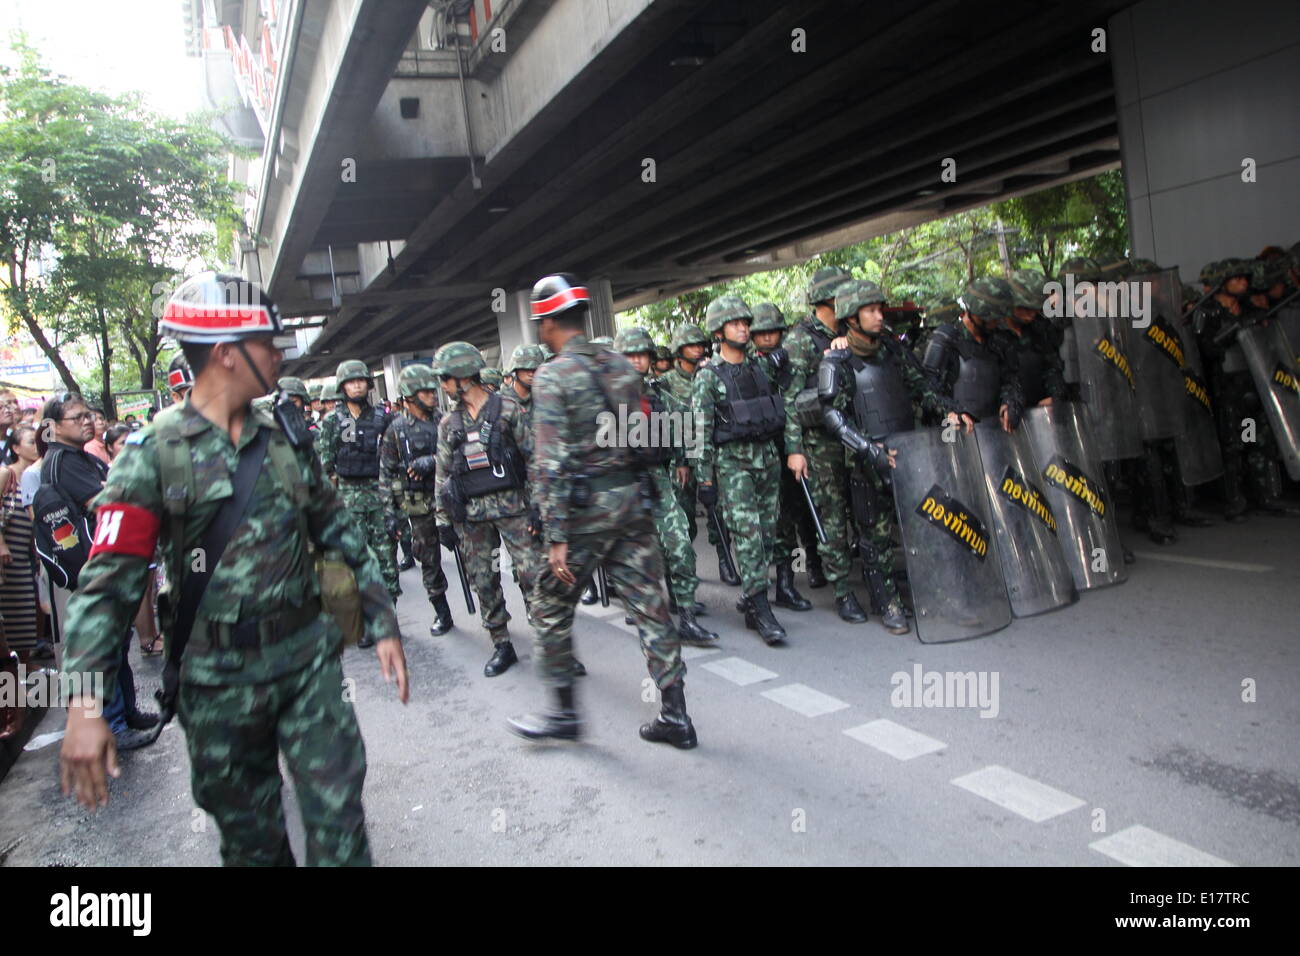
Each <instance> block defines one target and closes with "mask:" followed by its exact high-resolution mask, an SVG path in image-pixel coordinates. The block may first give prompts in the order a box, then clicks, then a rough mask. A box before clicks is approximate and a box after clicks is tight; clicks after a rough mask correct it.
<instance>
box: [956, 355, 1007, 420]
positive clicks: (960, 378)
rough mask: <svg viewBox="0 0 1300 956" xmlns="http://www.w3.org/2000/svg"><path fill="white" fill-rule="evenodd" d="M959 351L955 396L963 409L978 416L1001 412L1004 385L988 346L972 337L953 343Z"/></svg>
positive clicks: (999, 370)
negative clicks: (1000, 400) (1001, 392)
mask: <svg viewBox="0 0 1300 956" xmlns="http://www.w3.org/2000/svg"><path fill="white" fill-rule="evenodd" d="M953 346H954V348H955V350H956V352H957V378H956V380H955V381H954V382H953V383H952V397H953V401H955V402H956V403H957V405H958V407H959V408H961V410H962V411H964V412H968V413H969V414H971V415H973V416H974V417H975V418H992V417H995V416H996V415H997V413H998V404H999V402H998V395H999V393H1000V391H1001V388H1002V375H1001V369H1000V367H999V365H998V360H997V358H996V357H995V356H994V355H993V354H992V353H991V352H990V351H989V349H988V347H987V346H984V345H981V344H980V343H978V342H975V341H973V340H971V339H959V340H958V341H956V342H954V343H953Z"/></svg>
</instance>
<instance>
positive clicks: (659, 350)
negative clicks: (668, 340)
mask: <svg viewBox="0 0 1300 956" xmlns="http://www.w3.org/2000/svg"><path fill="white" fill-rule="evenodd" d="M672 360H673V353H672V350H670V349H669V348H668V346H666V345H656V346H655V361H656V362H671V361H672Z"/></svg>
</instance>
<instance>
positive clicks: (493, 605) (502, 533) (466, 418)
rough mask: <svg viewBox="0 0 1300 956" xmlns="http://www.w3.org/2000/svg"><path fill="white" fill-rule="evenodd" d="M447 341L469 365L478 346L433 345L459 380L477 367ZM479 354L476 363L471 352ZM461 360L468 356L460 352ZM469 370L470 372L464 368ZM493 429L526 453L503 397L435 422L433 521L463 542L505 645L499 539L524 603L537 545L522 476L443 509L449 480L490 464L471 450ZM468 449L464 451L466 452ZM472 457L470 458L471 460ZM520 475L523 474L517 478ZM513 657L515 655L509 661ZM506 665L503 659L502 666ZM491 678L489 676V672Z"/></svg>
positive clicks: (495, 635)
mask: <svg viewBox="0 0 1300 956" xmlns="http://www.w3.org/2000/svg"><path fill="white" fill-rule="evenodd" d="M453 346H454V347H455V348H457V349H460V350H461V351H463V352H464V353H465V355H467V356H470V352H469V351H467V350H472V353H473V354H472V356H470V360H471V365H473V364H478V365H479V366H480V367H481V363H482V357H481V355H479V353H478V350H477V349H475V348H474V347H473V346H471V345H468V344H467V343H452V344H450V345H445V346H443V348H442V349H441V350H440V351H439V353H438V355H439V362H440V372H441V374H444V375H455V376H456V377H457V378H470V377H472V375H473V374H475V372H472V371H470V369H469V367H466V368H463V369H458V368H456V367H455V365H454V364H448V363H449V362H455V361H456V360H457V355H458V354H459V353H456V354H453ZM475 356H477V363H473V362H472V359H473V357H475ZM459 360H460V361H462V362H464V361H466V359H465V357H464V356H460V359H459ZM462 373H468V374H462ZM494 405H497V406H499V409H500V411H499V414H498V417H497V418H496V421H495V422H494V423H493V424H492V426H491V428H490V429H485V425H486V424H487V422H488V418H489V413H490V411H491V409H492V407H493V406H494ZM492 430H498V431H499V433H500V434H501V435H502V436H503V441H511V442H513V443H514V446H515V449H517V450H518V451H519V452H520V454H522V455H525V456H526V455H527V450H528V448H529V435H528V433H527V432H526V431H525V429H524V414H523V411H522V409H521V407H520V405H519V403H518V402H516V401H513V400H512V399H510V398H509V397H508V396H505V395H495V396H489V397H488V398H487V400H486V401H484V402H483V404H482V405H481V406H480V407H479V410H478V414H477V415H475V414H474V413H473V412H472V411H471V410H470V408H469V406H468V405H467V404H466V403H465V402H464V401H463V400H462V401H458V402H457V403H456V406H455V407H454V408H453V409H452V410H451V411H450V412H448V413H447V414H446V415H444V416H443V418H442V421H441V422H440V423H439V424H438V461H437V464H438V471H437V475H438V477H437V492H436V496H437V520H438V524H440V525H452V526H454V527H455V529H456V534H457V536H458V537H459V538H460V542H461V544H462V545H463V555H462V556H463V558H464V561H465V570H466V573H467V574H468V575H469V578H470V582H471V583H472V584H473V586H474V592H475V594H477V595H478V600H479V614H480V616H481V619H482V621H483V626H484V627H485V628H486V629H487V631H488V634H489V635H491V637H492V643H493V644H494V645H499V644H509V642H510V635H509V633H508V632H507V630H506V624H507V622H508V621H509V620H510V614H509V612H508V611H507V610H506V599H505V593H504V592H503V591H502V589H501V564H500V560H501V559H500V554H501V552H500V546H501V543H502V542H504V543H505V547H506V549H507V550H508V551H509V552H510V559H511V560H512V561H513V562H514V564H515V568H516V570H517V572H518V575H519V587H520V590H521V591H523V595H524V605H525V607H529V605H530V601H531V595H532V590H533V582H534V580H535V578H536V574H537V564H538V558H539V555H538V551H537V543H536V541H535V540H534V538H533V536H532V534H531V533H530V532H529V530H528V524H529V522H528V498H527V493H526V490H525V488H524V487H523V485H522V481H521V483H520V485H519V486H517V487H513V488H507V489H503V490H498V491H491V492H488V493H486V494H481V495H477V496H474V497H468V498H466V499H465V500H464V503H463V507H464V513H463V515H456V516H453V514H452V512H451V508H450V507H449V503H448V497H447V494H446V491H448V490H449V489H448V485H447V483H448V480H449V479H453V478H454V479H455V481H456V482H461V481H463V480H464V479H463V478H462V477H461V476H462V474H464V472H463V470H462V469H464V468H465V467H470V468H473V469H474V470H482V469H487V468H491V467H492V463H491V461H490V460H489V458H488V457H487V454H486V452H485V453H484V456H483V457H482V458H481V466H482V468H481V469H480V468H479V467H478V466H479V465H480V459H479V458H478V457H477V456H475V455H473V453H472V450H473V449H476V448H481V447H486V446H485V445H483V444H481V443H480V442H479V440H478V436H483V439H482V441H483V442H484V443H485V442H487V441H488V438H487V434H488V433H489V432H490V431H492ZM467 449H469V450H467ZM471 457H473V458H474V461H473V462H472V463H471V462H470V461H469V459H470V458H471ZM520 478H521V479H522V475H521V476H520ZM511 663H513V661H511ZM507 666H508V665H507ZM489 676H494V675H489Z"/></svg>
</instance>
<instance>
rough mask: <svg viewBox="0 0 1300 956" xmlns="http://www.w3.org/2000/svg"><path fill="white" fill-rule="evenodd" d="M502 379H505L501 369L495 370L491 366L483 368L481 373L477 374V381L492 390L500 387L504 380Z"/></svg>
mask: <svg viewBox="0 0 1300 956" xmlns="http://www.w3.org/2000/svg"><path fill="white" fill-rule="evenodd" d="M504 377H505V373H504V372H502V371H501V369H499V368H495V367H494V366H491V365H487V366H485V367H484V368H483V371H481V372H479V373H478V378H479V381H480V382H482V383H483V384H484V385H486V386H488V387H489V388H493V389H498V388H500V387H501V382H502V380H503V379H504Z"/></svg>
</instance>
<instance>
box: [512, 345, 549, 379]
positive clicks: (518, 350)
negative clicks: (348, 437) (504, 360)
mask: <svg viewBox="0 0 1300 956" xmlns="http://www.w3.org/2000/svg"><path fill="white" fill-rule="evenodd" d="M545 363H546V356H545V355H543V354H542V349H541V347H540V346H537V345H516V346H515V350H514V351H513V352H511V353H510V363H509V364H508V365H507V366H506V369H507V371H510V372H517V371H519V370H520V369H523V370H524V371H533V370H535V369H539V368H541V367H542V366H543V365H544V364H545Z"/></svg>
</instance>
